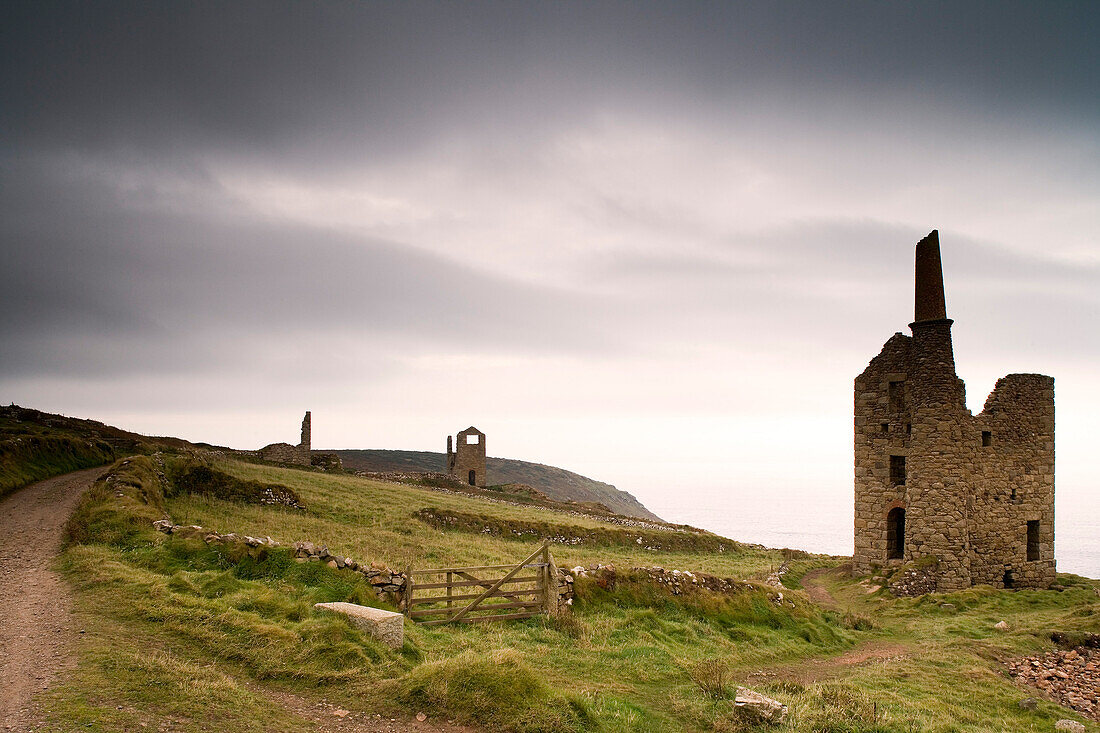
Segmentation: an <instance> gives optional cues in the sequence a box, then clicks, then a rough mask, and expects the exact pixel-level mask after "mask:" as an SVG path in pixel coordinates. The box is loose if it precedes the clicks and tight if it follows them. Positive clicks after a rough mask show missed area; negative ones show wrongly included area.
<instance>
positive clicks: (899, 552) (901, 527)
mask: <svg viewBox="0 0 1100 733" xmlns="http://www.w3.org/2000/svg"><path fill="white" fill-rule="evenodd" d="M886 558H887V559H888V560H901V559H904V558H905V509H903V508H902V507H900V506H896V507H894V508H893V509H891V510H890V513H889V514H887V515H886Z"/></svg>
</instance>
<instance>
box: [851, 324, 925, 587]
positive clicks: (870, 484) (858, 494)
mask: <svg viewBox="0 0 1100 733" xmlns="http://www.w3.org/2000/svg"><path fill="white" fill-rule="evenodd" d="M911 342H912V339H911V338H910V337H908V336H905V335H903V334H901V333H896V334H894V335H893V337H891V338H890V340H889V341H887V342H886V344H885V345H884V346H883V347H882V352H881V353H879V355H878V356H876V357H875V358H874V359H872V360H871V363H870V365H869V366H868V367H867V369H866V370H865V371H864V372H863V374H860V375H859V376H858V377H856V381H855V549H854V552H853V554H852V566H853V570H854V572H855V573H857V574H859V575H864V574H866V573H869V572H871V569H872V568H871V566H872V565H877V566H884V565H887V564H889V562H891V561H888V559H887V547H886V544H887V526H886V517H887V515H888V514H889V512H890V510H891V509H893V508H895V507H902V508H904V506H905V488H904V486H895V485H893V484H892V482H891V480H890V456H892V455H894V456H906V457H907V456H908V455H909V433H910V429H911V426H912V418H911V416H910V413H909V404H910V402H909V400H908V399H907V398H906V394H905V379H906V376H907V372H908V368H909V349H910V345H911ZM891 383H893V384H894V385H895V388H894V389H895V393H897V391H898V390H900V394H895V397H894V400H893V403H891V394H890V392H891V388H890V385H891ZM893 562H896V563H897V564H900V563H901V562H902V559H898V560H896V561H893Z"/></svg>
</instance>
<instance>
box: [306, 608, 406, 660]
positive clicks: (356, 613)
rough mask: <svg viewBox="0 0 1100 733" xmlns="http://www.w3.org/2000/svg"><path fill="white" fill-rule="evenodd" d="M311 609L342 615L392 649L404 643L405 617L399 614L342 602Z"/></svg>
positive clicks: (398, 647)
mask: <svg viewBox="0 0 1100 733" xmlns="http://www.w3.org/2000/svg"><path fill="white" fill-rule="evenodd" d="M313 607H314V608H321V609H324V610H326V611H332V612H334V613H342V614H344V615H345V616H347V617H348V618H350V619H351V621H352V623H354V624H355V625H356V626H358V627H359V628H360V629H362V630H363V631H366V632H367V633H368V634H370V635H371V636H373V637H374V638H376V639H378V640H379V641H381V642H382V643H383V644H386V645H387V646H389V647H391V648H393V649H400V648H401V646H402V645H403V644H404V643H405V617H404V616H402V615H401V614H399V613H394V612H393V611H384V610H382V609H381V608H371V607H370V606H360V605H358V604H355V603H343V602H338V603H315V604H313Z"/></svg>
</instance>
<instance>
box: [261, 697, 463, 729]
mask: <svg viewBox="0 0 1100 733" xmlns="http://www.w3.org/2000/svg"><path fill="white" fill-rule="evenodd" d="M261 694H263V695H264V696H266V697H267V698H268V699H269V700H271V701H272V702H273V703H275V704H276V705H278V706H279V707H281V708H283V709H284V710H286V711H287V712H290V713H293V714H294V715H297V716H298V717H300V718H304V719H305V720H308V721H310V722H312V723H313V724H314V726H315V727H314V728H313V730H316V731H319V732H320V733H406V732H408V733H478V730H477V729H476V728H469V727H466V726H463V725H458V724H456V723H454V722H452V721H446V720H432V719H430V718H429V717H428V716H427V715H424V714H423V713H419V714H417V715H412V716H402V717H396V716H390V715H381V714H378V713H368V712H362V711H352V710H345V709H343V708H341V707H339V706H336V705H333V704H332V703H329V702H327V701H325V700H321V701H320V702H313V701H310V700H307V699H305V698H303V697H300V696H298V695H295V694H293V693H289V692H272V691H267V690H265V691H262V692H261ZM420 718H423V720H421V719H420Z"/></svg>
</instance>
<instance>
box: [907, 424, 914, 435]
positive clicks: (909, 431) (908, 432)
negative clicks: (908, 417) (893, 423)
mask: <svg viewBox="0 0 1100 733" xmlns="http://www.w3.org/2000/svg"><path fill="white" fill-rule="evenodd" d="M905 434H906V435H912V434H913V423H911V422H907V423H905Z"/></svg>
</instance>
